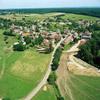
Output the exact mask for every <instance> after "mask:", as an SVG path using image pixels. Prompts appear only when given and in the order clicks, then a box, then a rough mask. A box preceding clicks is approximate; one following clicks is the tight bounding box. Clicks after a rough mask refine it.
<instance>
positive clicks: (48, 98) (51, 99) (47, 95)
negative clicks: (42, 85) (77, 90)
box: [32, 85, 56, 100]
mask: <svg viewBox="0 0 100 100" xmlns="http://www.w3.org/2000/svg"><path fill="white" fill-rule="evenodd" d="M32 100H56V96H55V92H54V89H53V87H52V86H49V85H48V86H47V90H46V91H44V90H43V89H41V90H40V92H39V93H38V94H37V95H36V96H35V97H34V98H33V99H32Z"/></svg>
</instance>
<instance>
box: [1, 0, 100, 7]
mask: <svg viewBox="0 0 100 100" xmlns="http://www.w3.org/2000/svg"><path fill="white" fill-rule="evenodd" d="M48 7H100V0H0V9H4V8H48Z"/></svg>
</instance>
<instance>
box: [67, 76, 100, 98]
mask: <svg viewBox="0 0 100 100" xmlns="http://www.w3.org/2000/svg"><path fill="white" fill-rule="evenodd" d="M67 85H68V86H69V88H70V89H71V95H72V97H73V98H74V100H100V77H93V76H78V75H73V74H71V75H70V80H69V81H67ZM65 98H66V99H65V100H70V99H69V96H68V95H66V97H65Z"/></svg>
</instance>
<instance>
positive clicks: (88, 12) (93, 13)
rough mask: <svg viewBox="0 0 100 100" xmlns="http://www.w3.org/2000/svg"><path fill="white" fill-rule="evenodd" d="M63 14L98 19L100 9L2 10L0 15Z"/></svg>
mask: <svg viewBox="0 0 100 100" xmlns="http://www.w3.org/2000/svg"><path fill="white" fill-rule="evenodd" d="M50 12H64V13H75V14H83V15H89V16H95V17H100V8H38V9H2V10H0V14H8V13H40V14H43V13H50Z"/></svg>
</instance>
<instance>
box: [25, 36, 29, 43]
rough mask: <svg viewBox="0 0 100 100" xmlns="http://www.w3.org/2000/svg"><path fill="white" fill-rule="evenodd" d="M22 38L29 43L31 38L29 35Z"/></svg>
mask: <svg viewBox="0 0 100 100" xmlns="http://www.w3.org/2000/svg"><path fill="white" fill-rule="evenodd" d="M24 40H25V42H26V44H30V43H31V38H30V37H29V36H26V37H24Z"/></svg>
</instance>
